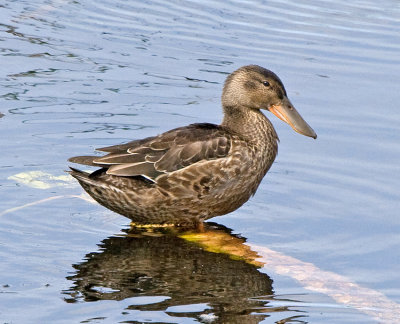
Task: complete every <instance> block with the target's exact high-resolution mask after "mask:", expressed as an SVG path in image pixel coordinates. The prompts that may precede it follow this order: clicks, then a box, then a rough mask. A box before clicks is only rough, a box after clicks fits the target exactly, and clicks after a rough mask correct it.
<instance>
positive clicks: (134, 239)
mask: <svg viewBox="0 0 400 324" xmlns="http://www.w3.org/2000/svg"><path fill="white" fill-rule="evenodd" d="M244 242H245V239H243V238H241V237H239V236H235V235H232V234H231V232H230V230H229V229H227V228H225V227H222V226H220V225H216V224H212V223H208V224H206V228H205V230H204V231H202V232H193V231H192V232H179V231H177V230H176V229H153V230H150V231H149V230H144V229H130V230H129V231H126V233H125V234H123V235H121V236H114V237H109V238H107V239H105V240H104V241H103V242H102V243H101V244H99V246H100V252H95V253H90V254H88V255H86V257H85V261H84V262H82V263H80V264H76V265H74V266H73V267H74V268H75V269H76V273H75V274H74V275H72V276H70V277H67V279H69V280H71V281H73V282H74V285H73V286H72V287H71V288H70V289H69V290H66V291H64V292H63V293H64V294H66V295H68V297H65V301H66V302H69V303H74V302H82V301H84V302H93V301H98V300H117V301H120V300H124V299H126V298H131V297H150V296H151V297H154V296H163V297H165V298H161V299H159V300H161V301H158V302H155V303H154V298H149V300H148V303H145V304H143V299H141V303H140V304H133V305H130V306H128V307H127V310H128V311H129V310H142V311H166V313H167V314H168V315H170V316H172V317H177V318H179V317H189V318H196V319H198V320H200V321H202V318H203V317H204V316H211V319H212V320H211V321H210V319H208V320H207V321H208V322H214V320H217V322H223V323H225V322H229V323H236V322H237V323H239V322H240V323H258V322H260V321H262V320H263V319H264V318H265V317H267V316H268V315H266V314H265V313H264V314H257V311H258V310H261V309H262V308H264V307H265V305H266V304H267V303H268V302H267V301H260V300H253V299H251V297H256V296H266V295H272V294H273V288H272V280H271V279H270V277H269V276H268V275H267V274H264V273H261V272H260V271H259V270H258V268H259V267H260V266H262V264H261V263H260V262H258V261H257V260H256V258H257V257H258V255H257V254H256V253H255V252H253V251H252V250H251V249H250V248H249V247H248V246H247V245H245V244H244ZM132 300H133V301H134V299H132ZM145 300H146V299H145ZM191 304H206V305H207V306H205V307H204V308H205V309H202V310H201V311H199V310H198V307H197V308H196V309H197V310H193V309H192V308H193V307H190V306H189V305H191ZM183 305H188V306H189V307H187V308H185V310H182V309H180V310H179V311H176V309H177V308H176V307H175V311H174V306H183ZM264 311H265V308H264Z"/></svg>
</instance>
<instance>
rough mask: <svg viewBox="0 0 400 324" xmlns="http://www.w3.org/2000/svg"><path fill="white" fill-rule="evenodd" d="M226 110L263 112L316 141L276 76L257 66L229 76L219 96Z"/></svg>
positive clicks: (244, 68)
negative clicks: (256, 110)
mask: <svg viewBox="0 0 400 324" xmlns="http://www.w3.org/2000/svg"><path fill="white" fill-rule="evenodd" d="M222 105H223V107H224V108H225V110H227V109H228V110H232V109H233V110H234V109H235V108H240V109H266V110H269V111H270V112H272V113H273V114H274V115H275V116H277V117H278V118H279V119H281V120H283V121H284V122H285V123H288V124H289V125H290V126H291V127H292V128H293V129H294V130H295V131H296V132H298V133H300V134H303V135H305V136H310V137H313V138H317V134H316V133H315V132H314V130H313V129H312V128H311V127H310V126H309V125H308V124H307V123H306V121H305V120H304V119H303V118H302V117H301V116H300V114H299V113H298V112H297V110H296V109H295V108H294V106H293V105H292V103H291V102H290V100H289V99H288V97H287V94H286V90H285V87H284V86H283V83H282V81H281V80H280V79H279V78H278V76H277V75H276V74H275V73H273V72H271V71H270V70H267V69H264V68H263V67H261V66H258V65H246V66H243V67H241V68H239V69H237V70H236V71H234V72H233V73H231V74H230V75H229V76H228V77H227V79H226V81H225V85H224V89H223V92H222Z"/></svg>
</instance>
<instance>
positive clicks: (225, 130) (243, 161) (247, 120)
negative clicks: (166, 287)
mask: <svg viewBox="0 0 400 324" xmlns="http://www.w3.org/2000/svg"><path fill="white" fill-rule="evenodd" d="M222 107H223V112H224V118H223V121H222V123H221V125H214V124H207V123H201V124H192V125H189V126H185V127H180V128H176V129H173V130H170V131H168V132H165V133H163V134H161V135H158V136H154V137H148V138H145V139H141V140H135V141H132V142H129V143H126V144H121V145H115V146H110V147H105V148H101V149H99V151H103V152H107V153H108V154H106V155H104V156H102V157H99V156H78V157H73V158H71V159H69V161H70V162H74V163H79V164H84V165H91V166H98V167H100V169H98V170H96V171H94V172H93V173H87V172H82V171H80V170H77V169H75V168H71V170H72V171H70V174H71V175H72V176H73V177H74V178H76V179H77V180H78V181H79V183H80V184H81V186H82V187H83V189H84V190H86V192H87V193H88V194H89V195H90V196H92V197H93V198H94V199H95V200H96V201H97V202H99V203H100V204H101V205H103V206H105V207H107V208H109V209H111V210H112V211H114V212H117V213H119V214H121V215H124V216H126V217H128V218H130V219H131V220H132V221H133V222H134V223H137V224H175V225H188V224H196V223H200V222H202V221H204V220H206V219H209V218H211V217H214V216H219V215H224V214H227V213H229V212H232V211H234V210H235V209H237V208H239V207H240V206H242V205H243V204H244V203H245V202H246V201H247V200H248V199H249V198H250V197H251V196H252V195H254V193H255V192H256V190H257V188H258V186H259V184H260V182H261V180H262V179H263V177H264V175H265V174H266V173H267V171H268V170H269V168H270V167H271V165H272V163H273V161H274V159H275V157H276V154H277V150H278V135H277V134H276V132H275V129H274V127H273V126H272V124H271V122H270V121H269V120H268V118H267V117H266V116H265V115H264V114H263V113H262V112H261V109H265V110H269V111H270V112H272V113H273V114H274V115H276V116H277V117H278V118H280V119H281V120H283V121H284V122H286V123H288V124H289V125H290V126H291V127H292V128H293V129H294V130H295V131H296V132H298V133H300V134H303V135H306V136H310V137H313V138H316V137H317V135H316V134H315V132H314V131H313V129H312V128H311V127H310V126H309V125H308V124H307V123H306V122H305V121H304V119H303V118H302V117H301V116H300V114H299V113H298V112H297V111H296V109H295V108H294V107H293V105H292V104H291V102H290V101H289V99H288V97H287V94H286V90H285V87H284V86H283V84H282V81H281V80H280V79H279V78H278V76H277V75H276V74H274V73H273V72H271V71H269V70H267V69H264V68H262V67H260V66H257V65H248V66H243V67H241V68H239V69H238V70H236V71H234V72H233V73H232V74H230V75H229V76H228V77H227V79H226V81H225V84H224V87H223V92H222Z"/></svg>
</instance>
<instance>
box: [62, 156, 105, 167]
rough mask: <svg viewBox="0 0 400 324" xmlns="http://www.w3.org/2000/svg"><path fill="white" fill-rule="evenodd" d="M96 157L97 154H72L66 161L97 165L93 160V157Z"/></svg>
mask: <svg viewBox="0 0 400 324" xmlns="http://www.w3.org/2000/svg"><path fill="white" fill-rule="evenodd" d="M98 158H99V157H98V156H89V155H84V156H74V157H72V158H69V159H68V161H69V162H72V163H77V164H83V165H89V166H97V167H98V166H99V165H98V164H96V163H94V162H93V161H94V160H95V159H98ZM71 169H72V168H71Z"/></svg>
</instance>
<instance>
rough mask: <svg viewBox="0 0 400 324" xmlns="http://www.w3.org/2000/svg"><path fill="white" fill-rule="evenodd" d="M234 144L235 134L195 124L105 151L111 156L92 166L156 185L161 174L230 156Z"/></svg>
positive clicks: (219, 128)
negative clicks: (145, 179)
mask: <svg viewBox="0 0 400 324" xmlns="http://www.w3.org/2000/svg"><path fill="white" fill-rule="evenodd" d="M231 140H232V135H231V133H230V132H228V131H227V130H226V129H225V128H223V127H221V126H217V125H213V124H193V125H189V126H187V127H182V128H177V129H174V130H171V131H169V132H166V133H163V134H161V135H159V136H156V137H150V138H147V139H144V140H140V141H133V142H130V143H127V144H123V145H117V146H111V147H108V148H102V149H101V150H102V151H106V152H110V153H109V154H107V155H105V156H103V157H99V158H96V157H95V158H93V159H92V160H91V161H90V162H92V163H93V164H92V165H97V166H102V167H103V168H106V169H107V174H112V175H117V176H138V175H141V176H144V177H146V178H148V179H151V180H153V181H155V179H156V178H157V177H158V176H159V175H161V174H165V173H170V172H174V171H177V170H180V169H182V168H185V167H187V166H189V165H192V164H195V163H197V162H199V161H203V160H213V159H218V158H222V157H226V156H228V155H229V152H230V149H231ZM85 158H86V159H87V157H85ZM73 162H74V161H73Z"/></svg>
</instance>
